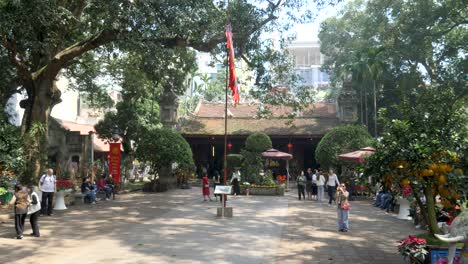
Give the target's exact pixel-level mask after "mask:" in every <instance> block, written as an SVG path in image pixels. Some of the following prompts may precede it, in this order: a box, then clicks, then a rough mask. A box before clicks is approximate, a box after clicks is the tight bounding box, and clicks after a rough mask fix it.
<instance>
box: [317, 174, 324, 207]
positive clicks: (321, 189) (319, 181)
mask: <svg viewBox="0 0 468 264" xmlns="http://www.w3.org/2000/svg"><path fill="white" fill-rule="evenodd" d="M317 174H318V177H317V178H318V179H317V200H318V201H319V202H323V196H324V192H325V190H324V185H325V176H323V174H322V173H320V171H317Z"/></svg>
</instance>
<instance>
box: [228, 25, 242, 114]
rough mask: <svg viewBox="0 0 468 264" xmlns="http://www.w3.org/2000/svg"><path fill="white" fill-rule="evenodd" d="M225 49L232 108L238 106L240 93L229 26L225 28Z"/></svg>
mask: <svg viewBox="0 0 468 264" xmlns="http://www.w3.org/2000/svg"><path fill="white" fill-rule="evenodd" d="M226 47H227V50H228V64H229V88H231V91H232V101H233V102H234V106H236V105H238V104H239V99H240V92H239V84H238V83H237V75H236V64H235V62H234V43H233V42H232V31H231V24H227V26H226Z"/></svg>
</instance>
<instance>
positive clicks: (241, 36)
mask: <svg viewBox="0 0 468 264" xmlns="http://www.w3.org/2000/svg"><path fill="white" fill-rule="evenodd" d="M304 2H306V1H296V0H278V1H269V0H265V1H257V2H256V4H255V5H254V4H252V3H250V1H241V0H237V1H231V3H230V5H229V7H226V6H225V3H224V1H212V0H194V1H156V0H154V1H151V0H147V1H143V0H140V1H138V0H122V1H113V0H99V1H98V0H94V1H93V0H76V1H67V0H46V1H42V0H41V1H38V0H31V1H14V0H2V1H0V40H1V46H0V61H1V62H2V64H1V70H0V72H2V77H4V78H6V80H5V81H4V83H2V87H1V88H2V95H5V96H8V95H10V94H11V93H13V92H16V91H17V90H16V89H19V90H20V91H24V92H25V93H26V95H27V99H26V100H24V101H22V102H21V106H22V107H23V108H24V109H25V114H24V118H23V122H22V133H23V134H25V133H28V132H29V131H30V130H31V128H32V127H33V125H34V124H35V123H42V124H43V125H44V126H45V127H46V128H47V124H48V120H49V116H50V112H51V110H52V108H53V107H54V105H56V104H57V103H59V102H60V90H59V89H58V88H57V86H56V81H57V78H58V75H59V74H61V73H63V74H66V75H68V77H70V78H71V79H72V80H73V81H75V82H76V83H77V84H79V85H77V88H78V89H80V90H85V91H87V92H88V93H91V94H99V91H102V90H100V89H99V88H100V87H99V85H98V83H97V82H96V78H95V77H98V76H102V75H103V72H97V73H96V72H95V71H94V74H90V73H89V71H88V68H83V66H84V65H87V64H90V63H91V64H92V63H95V64H96V63H98V64H99V65H102V66H103V68H104V66H105V65H106V63H107V61H108V60H109V59H113V58H114V57H118V56H121V55H122V54H124V53H126V52H130V51H136V52H140V53H143V54H144V53H145V52H148V54H152V53H151V52H150V51H152V50H164V49H174V48H192V49H196V50H199V51H205V52H210V51H213V50H218V51H219V50H222V49H221V47H222V43H223V42H224V39H225V36H224V29H225V24H226V21H227V16H228V14H229V15H230V18H231V19H230V20H231V23H232V25H233V28H234V36H235V39H234V41H235V42H236V44H237V51H238V54H239V55H240V56H241V57H245V58H246V59H247V58H248V57H249V56H250V57H252V58H253V59H252V60H251V62H252V65H253V66H260V65H261V63H260V60H261V59H262V58H264V57H262V55H261V52H260V51H261V50H260V49H258V48H259V47H261V46H262V40H261V39H260V38H259V36H260V35H261V34H262V33H263V32H265V31H270V32H271V31H273V30H277V29H279V28H280V27H283V26H284V23H283V24H281V23H277V22H275V21H277V20H278V16H279V15H280V14H287V15H288V17H289V20H288V19H287V20H285V21H287V24H290V23H294V22H297V21H299V20H301V19H302V18H303V17H304V16H297V13H296V12H295V11H296V10H301V8H302V7H303V6H304ZM303 14H304V15H305V17H308V15H309V14H308V13H307V12H306V13H303ZM286 28H287V25H286ZM256 49H258V51H257V52H256V51H255V50H256ZM147 58H148V57H147ZM148 59H151V58H148ZM91 68H92V69H93V67H91ZM94 69H95V67H94ZM83 80H86V81H83ZM161 81H162V82H166V83H167V84H168V85H170V84H171V80H165V79H164V78H161ZM162 85H163V86H164V84H162ZM17 87H19V88H17ZM101 94H102V92H101ZM46 135H47V133H46ZM41 142H44V143H43V144H41V145H40V146H38V148H40V149H47V140H44V141H41ZM27 151H28V152H34V151H37V150H33V149H32V148H31V147H28V148H27ZM27 156H29V157H31V158H32V159H33V160H28V161H27V162H28V163H29V164H34V165H33V166H32V167H31V169H30V171H29V172H27V175H28V177H26V178H25V179H24V180H25V181H26V182H28V181H31V180H32V179H33V178H34V177H37V175H38V174H39V172H40V163H39V162H38V161H37V160H35V155H27Z"/></svg>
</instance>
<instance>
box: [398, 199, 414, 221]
mask: <svg viewBox="0 0 468 264" xmlns="http://www.w3.org/2000/svg"><path fill="white" fill-rule="evenodd" d="M398 204H399V205H400V210H399V211H398V216H397V218H398V219H403V220H411V217H409V216H408V215H409V210H410V202H409V201H408V200H407V199H405V198H399V199H398Z"/></svg>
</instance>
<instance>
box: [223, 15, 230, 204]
mask: <svg viewBox="0 0 468 264" xmlns="http://www.w3.org/2000/svg"><path fill="white" fill-rule="evenodd" d="M228 23H229V20H228ZM228 87H229V49H228V47H227V46H226V87H225V89H224V185H227V176H228V170H227V124H228V123H227V122H228V121H227V120H228V119H227V118H228V116H227V114H228ZM226 200H227V195H226V194H224V199H223V207H224V208H226Z"/></svg>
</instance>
